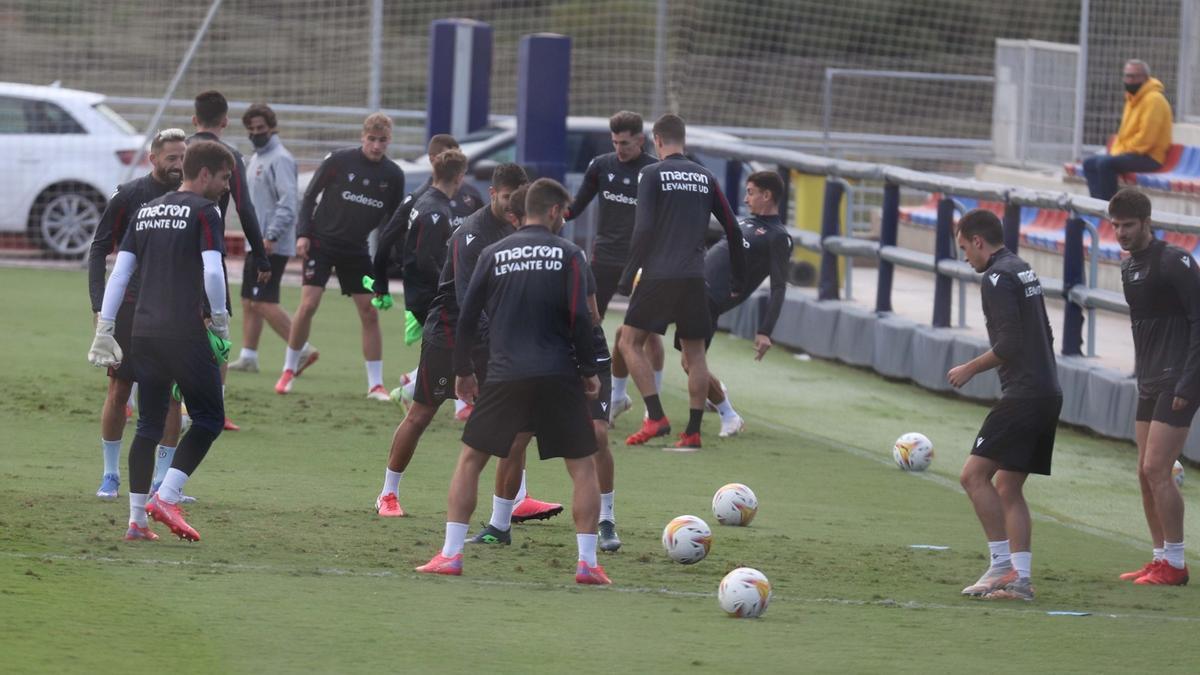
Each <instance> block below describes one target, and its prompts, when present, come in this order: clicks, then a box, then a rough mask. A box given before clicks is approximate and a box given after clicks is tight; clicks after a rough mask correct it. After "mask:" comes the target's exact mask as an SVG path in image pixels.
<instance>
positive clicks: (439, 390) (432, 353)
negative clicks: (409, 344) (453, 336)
mask: <svg viewBox="0 0 1200 675" xmlns="http://www.w3.org/2000/svg"><path fill="white" fill-rule="evenodd" d="M487 357H488V351H487V345H480V346H476V347H475V349H473V350H472V351H471V361H472V362H473V363H474V364H475V379H476V380H478V382H479V386H480V387H482V386H483V384H484V382H485V381H486V380H487ZM454 379H455V378H454V350H453V349H448V348H446V347H439V346H436V345H432V344H430V343H429V342H427V341H425V340H422V341H421V362H420V363H419V364H418V365H417V379H416V381H415V382H414V383H413V388H414V391H413V400H414V401H416V402H417V403H423V404H425V405H429V406H433V407H434V408H437V407H438V406H440V405H442V403H443V402H444V401H447V400H449V399H454V398H458V396H457V394H455V393H454Z"/></svg>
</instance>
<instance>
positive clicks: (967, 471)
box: [958, 466, 988, 492]
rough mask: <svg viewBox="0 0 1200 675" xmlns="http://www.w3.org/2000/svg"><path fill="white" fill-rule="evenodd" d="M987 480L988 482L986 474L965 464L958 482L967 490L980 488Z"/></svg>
mask: <svg viewBox="0 0 1200 675" xmlns="http://www.w3.org/2000/svg"><path fill="white" fill-rule="evenodd" d="M986 482H988V478H987V476H986V475H984V474H983V473H982V472H980V471H978V470H975V469H972V468H970V467H965V466H964V467H963V470H962V473H961V474H959V476H958V484H959V485H961V486H962V488H963V489H964V490H966V491H967V492H971V491H973V490H976V489H978V488H979V487H981V486H982V485H983V484H984V483H986Z"/></svg>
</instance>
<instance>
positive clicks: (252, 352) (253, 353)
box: [239, 347, 258, 361]
mask: <svg viewBox="0 0 1200 675" xmlns="http://www.w3.org/2000/svg"><path fill="white" fill-rule="evenodd" d="M239 358H243V359H246V360H247V361H257V360H258V350H257V349H246V348H245V347H242V354H241V356H240V357H239Z"/></svg>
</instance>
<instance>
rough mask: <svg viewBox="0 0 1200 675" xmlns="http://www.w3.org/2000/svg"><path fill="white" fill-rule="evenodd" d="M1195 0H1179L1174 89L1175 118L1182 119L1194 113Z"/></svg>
mask: <svg viewBox="0 0 1200 675" xmlns="http://www.w3.org/2000/svg"><path fill="white" fill-rule="evenodd" d="M1195 12H1196V7H1195V0H1180V2H1179V67H1178V68H1177V69H1176V70H1175V73H1176V75H1175V91H1176V92H1178V94H1177V96H1178V97H1177V98H1176V100H1175V108H1176V110H1178V111H1179V112H1178V114H1177V115H1176V116H1175V119H1177V120H1180V121H1183V120H1187V119H1188V118H1190V117H1191V116H1192V115H1194V114H1195V113H1196V111H1195V110H1192V77H1191V75H1192V64H1193V63H1194V59H1193V58H1192V57H1193V55H1194V54H1195V50H1196V46H1195V45H1194V44H1193V40H1194V39H1195V37H1194V36H1193V35H1192V25H1193V24H1194V23H1195V17H1196V13H1195Z"/></svg>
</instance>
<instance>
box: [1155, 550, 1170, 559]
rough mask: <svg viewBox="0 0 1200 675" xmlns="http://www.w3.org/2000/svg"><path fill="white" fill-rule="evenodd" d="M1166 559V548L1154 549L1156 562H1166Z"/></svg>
mask: <svg viewBox="0 0 1200 675" xmlns="http://www.w3.org/2000/svg"><path fill="white" fill-rule="evenodd" d="M1166 557H1167V550H1166V549H1165V548H1156V549H1154V560H1155V562H1157V561H1159V560H1165V559H1166Z"/></svg>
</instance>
